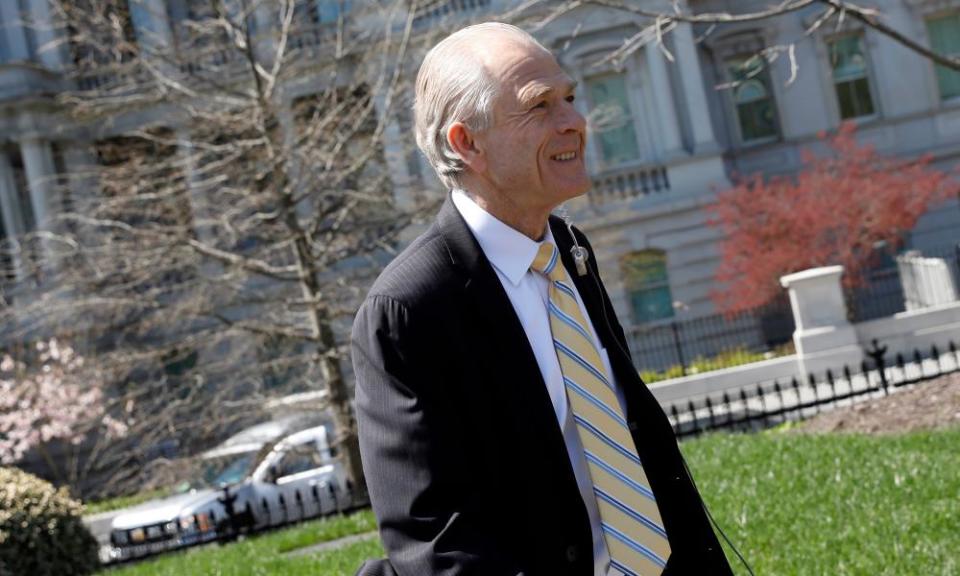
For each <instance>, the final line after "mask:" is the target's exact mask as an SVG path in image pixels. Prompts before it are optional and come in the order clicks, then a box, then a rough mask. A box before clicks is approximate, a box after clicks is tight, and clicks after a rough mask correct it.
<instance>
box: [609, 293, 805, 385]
mask: <svg viewBox="0 0 960 576" xmlns="http://www.w3.org/2000/svg"><path fill="white" fill-rule="evenodd" d="M794 329H795V325H794V320H793V312H792V311H791V309H790V304H789V301H788V300H787V299H786V297H784V298H781V299H779V300H777V301H776V302H774V303H773V304H770V305H768V306H763V307H761V308H755V309H752V310H746V311H743V312H739V313H737V314H733V315H724V314H713V315H710V316H701V317H698V318H691V319H680V318H674V319H672V320H670V321H666V322H662V323H658V324H652V325H642V326H633V327H629V328H627V330H626V332H627V340H628V341H629V345H630V352H631V354H632V355H633V360H634V364H636V365H637V366H639V367H640V368H641V369H643V370H655V371H664V370H668V369H670V368H672V367H679V368H680V374H679V375H686V374H687V373H688V370H689V367H690V366H691V364H692V363H693V362H694V361H695V360H696V359H697V358H712V357H715V356H717V355H719V354H722V353H725V352H730V351H732V350H743V351H748V352H770V351H773V350H776V349H777V348H778V347H782V346H784V345H789V343H790V342H792V338H793V331H794Z"/></svg>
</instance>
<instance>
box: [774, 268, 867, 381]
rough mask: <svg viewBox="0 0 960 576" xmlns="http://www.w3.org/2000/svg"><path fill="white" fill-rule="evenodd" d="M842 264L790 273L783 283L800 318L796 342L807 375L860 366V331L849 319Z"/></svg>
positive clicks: (804, 373) (796, 320)
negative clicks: (842, 280) (841, 282)
mask: <svg viewBox="0 0 960 576" xmlns="http://www.w3.org/2000/svg"><path fill="white" fill-rule="evenodd" d="M842 275H843V267H842V266H827V267H824V268H813V269H810V270H804V271H803V272H797V273H796V274H790V275H787V276H784V277H782V278H781V279H780V284H781V285H782V286H783V287H784V288H786V289H787V290H788V291H789V293H790V305H791V307H792V308H793V317H794V320H795V322H796V326H797V328H796V331H795V332H794V333H793V342H794V344H795V345H796V348H797V361H798V362H799V369H800V372H801V373H802V374H803V375H804V377H805V378H806V377H809V375H810V374H813V375H814V376H816V377H817V379H820V378H822V377H823V375H824V374H825V373H826V371H827V370H828V369H830V370H833V372H834V375H836V374H838V373H839V371H840V370H842V368H843V366H849V367H850V369H851V370H854V371H856V370H859V367H860V362H861V361H862V360H863V351H862V350H861V348H860V346H859V344H858V341H857V333H856V331H855V330H854V328H853V326H852V325H850V322H849V320H847V307H846V303H845V301H844V298H843V288H842V287H841V285H840V278H841V276H842Z"/></svg>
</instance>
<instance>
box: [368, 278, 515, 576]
mask: <svg viewBox="0 0 960 576" xmlns="http://www.w3.org/2000/svg"><path fill="white" fill-rule="evenodd" d="M411 316H412V315H411V312H410V310H409V308H408V307H407V306H405V305H404V304H403V303H401V302H399V301H398V300H396V299H394V298H392V297H389V296H371V297H368V299H367V301H366V302H365V303H364V305H363V306H362V307H361V308H360V311H359V312H358V314H357V317H356V319H355V321H354V325H353V335H352V338H351V352H352V357H353V367H354V372H355V375H356V413H357V426H358V434H359V439H360V452H361V459H362V462H363V471H364V475H365V477H366V483H367V489H368V491H369V494H370V500H371V504H372V507H373V511H374V513H375V514H376V516H377V521H378V524H379V527H380V534H381V538H382V540H383V544H384V547H385V549H386V551H387V554H388V556H389V559H390V562H391V564H392V565H393V567H394V569H395V570H396V572H397V573H398V574H400V575H401V576H433V575H438V576H440V575H442V576H453V575H472V574H478V575H484V576H487V575H489V576H495V575H509V576H515V575H518V574H522V573H521V572H520V571H519V570H518V569H516V568H515V566H514V565H513V562H511V561H510V559H509V557H508V556H507V555H506V554H505V553H504V547H503V546H501V545H500V544H499V543H498V542H497V541H496V538H497V532H498V530H497V529H496V527H492V526H484V525H480V524H479V522H480V520H479V518H486V517H489V516H490V515H489V514H476V513H474V512H473V511H472V510H471V504H470V501H471V500H476V498H474V499H471V498H470V495H469V490H470V488H469V482H468V481H467V480H466V479H465V478H463V475H464V469H465V466H464V461H463V459H464V458H467V457H469V454H465V453H464V452H465V450H464V449H463V446H462V445H461V443H460V442H459V441H458V438H459V435H460V431H459V428H458V427H457V426H456V425H455V421H456V413H455V410H454V407H452V406H450V405H449V402H448V400H449V398H448V397H447V396H446V395H445V394H444V390H445V388H448V387H444V386H442V383H443V379H444V378H450V376H449V375H447V374H444V372H449V371H450V370H449V369H443V368H442V366H443V365H445V364H444V363H443V360H444V359H443V358H438V355H440V354H441V351H442V350H444V346H443V344H442V342H440V341H439V340H440V336H438V334H440V333H443V332H445V331H444V330H442V329H440V327H438V326H436V325H432V324H435V323H436V322H435V321H434V320H433V319H426V320H424V319H418V318H413V317H411ZM418 320H419V321H418ZM424 324H426V325H424ZM443 337H444V338H446V339H449V338H451V337H456V336H455V335H450V334H446V335H445V336H443Z"/></svg>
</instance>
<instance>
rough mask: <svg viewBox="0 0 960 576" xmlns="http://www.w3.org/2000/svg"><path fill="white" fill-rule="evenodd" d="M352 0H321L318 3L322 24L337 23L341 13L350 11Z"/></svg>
mask: <svg viewBox="0 0 960 576" xmlns="http://www.w3.org/2000/svg"><path fill="white" fill-rule="evenodd" d="M350 3H351V2H350V0H319V3H318V5H317V9H318V12H317V14H318V15H319V18H320V23H321V24H336V23H337V20H338V19H339V18H340V16H341V15H343V14H346V13H347V12H349V11H350Z"/></svg>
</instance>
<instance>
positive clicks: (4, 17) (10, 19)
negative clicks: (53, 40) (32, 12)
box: [0, 0, 30, 62]
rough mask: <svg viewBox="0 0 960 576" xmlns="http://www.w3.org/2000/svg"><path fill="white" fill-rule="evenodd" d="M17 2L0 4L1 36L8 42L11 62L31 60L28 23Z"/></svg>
mask: <svg viewBox="0 0 960 576" xmlns="http://www.w3.org/2000/svg"><path fill="white" fill-rule="evenodd" d="M23 20H24V18H23V15H22V14H21V13H20V8H19V6H18V5H17V3H16V2H10V1H9V0H8V1H7V2H0V22H3V28H2V29H0V34H2V35H3V37H4V39H5V40H6V45H7V53H8V55H9V56H8V59H9V61H11V62H26V61H27V60H30V44H29V43H28V42H27V35H26V29H25V28H24V27H25V26H26V23H25V22H24V21H23Z"/></svg>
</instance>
